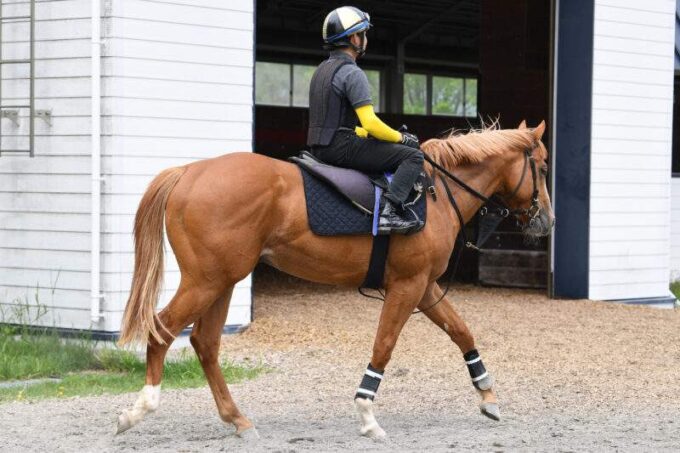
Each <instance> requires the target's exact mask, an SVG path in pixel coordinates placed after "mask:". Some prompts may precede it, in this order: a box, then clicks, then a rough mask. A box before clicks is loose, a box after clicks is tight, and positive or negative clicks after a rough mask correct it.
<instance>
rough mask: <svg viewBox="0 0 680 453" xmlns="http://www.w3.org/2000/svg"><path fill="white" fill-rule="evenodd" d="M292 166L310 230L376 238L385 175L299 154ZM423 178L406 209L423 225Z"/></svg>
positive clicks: (332, 234)
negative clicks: (296, 168)
mask: <svg viewBox="0 0 680 453" xmlns="http://www.w3.org/2000/svg"><path fill="white" fill-rule="evenodd" d="M289 160H290V161H291V162H293V163H295V164H296V165H298V166H299V167H300V169H301V171H302V177H303V182H304V187H305V199H306V204H307V214H308V217H309V226H310V228H311V230H312V231H313V232H314V233H316V234H319V235H322V236H335V235H344V234H369V233H373V235H376V234H377V220H378V217H379V213H378V212H377V211H378V209H379V205H380V198H381V197H382V194H383V192H384V191H385V190H386V189H387V186H388V184H389V181H388V177H389V176H387V175H368V174H365V173H362V172H360V171H357V170H352V169H349V168H342V167H336V166H333V165H329V164H327V163H324V162H322V161H320V160H318V159H317V158H316V157H314V156H313V155H312V154H311V153H309V152H307V151H302V152H301V153H300V156H299V157H291V158H290V159H289ZM425 178H426V176H425V175H424V174H423V175H421V177H420V178H419V179H418V181H416V184H415V185H414V187H413V189H412V191H411V194H410V195H409V197H408V199H407V200H406V203H405V206H406V208H407V209H411V211H412V214H413V215H414V216H417V217H418V218H419V219H421V220H423V222H425V220H426V219H425V217H426V203H425V193H424V190H423V188H424V186H425Z"/></svg>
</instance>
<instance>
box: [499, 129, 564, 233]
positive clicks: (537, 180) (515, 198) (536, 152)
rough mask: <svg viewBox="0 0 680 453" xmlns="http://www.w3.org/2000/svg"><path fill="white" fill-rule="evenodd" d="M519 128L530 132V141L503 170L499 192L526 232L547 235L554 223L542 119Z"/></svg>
mask: <svg viewBox="0 0 680 453" xmlns="http://www.w3.org/2000/svg"><path fill="white" fill-rule="evenodd" d="M518 129H519V130H523V131H526V133H527V134H530V135H531V138H533V140H532V144H531V146H529V147H527V148H525V149H524V150H523V152H522V153H515V154H516V157H515V158H514V159H513V160H512V161H511V162H510V164H509V165H507V166H506V167H505V169H504V173H503V175H502V176H501V186H500V190H499V193H498V194H499V195H500V196H501V197H502V198H503V199H504V200H505V202H506V204H507V205H508V206H509V207H510V209H511V210H512V211H513V212H514V213H515V215H516V216H517V217H518V220H519V222H520V224H521V225H522V227H523V231H524V233H525V234H527V235H529V236H534V237H538V236H546V235H548V234H549V233H550V231H551V230H552V227H553V226H554V224H555V216H554V214H553V210H552V204H551V202H550V195H549V193H548V185H547V176H548V151H547V149H546V147H545V145H544V144H543V142H542V141H541V139H542V138H543V134H544V133H545V121H542V122H541V124H539V125H538V126H537V127H536V128H533V129H528V128H527V126H526V122H524V121H522V123H521V124H520V125H519V128H518Z"/></svg>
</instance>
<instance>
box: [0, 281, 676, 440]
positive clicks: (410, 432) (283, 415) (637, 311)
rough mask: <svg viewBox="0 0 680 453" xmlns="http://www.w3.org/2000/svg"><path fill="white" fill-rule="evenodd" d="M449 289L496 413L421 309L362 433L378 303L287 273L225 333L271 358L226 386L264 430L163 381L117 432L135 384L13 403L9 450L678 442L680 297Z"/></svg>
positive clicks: (251, 352) (2, 427)
mask: <svg viewBox="0 0 680 453" xmlns="http://www.w3.org/2000/svg"><path fill="white" fill-rule="evenodd" d="M310 288H311V290H310ZM454 300H455V305H456V307H457V309H458V311H459V313H460V314H461V315H462V316H463V318H464V319H465V320H466V321H467V322H468V325H469V326H470V328H471V329H472V331H473V333H475V335H476V338H477V344H478V349H479V350H480V351H481V352H482V354H483V357H484V358H485V361H486V363H487V367H488V368H489V369H490V370H491V371H492V372H493V373H494V374H495V376H496V380H497V390H498V394H499V397H500V401H501V404H502V406H501V411H502V416H503V419H502V421H501V422H492V421H491V420H488V419H486V418H484V417H482V416H481V415H480V414H479V411H478V409H477V396H476V394H475V393H474V391H473V389H472V387H471V385H470V384H469V377H468V376H467V375H466V370H465V367H464V364H463V362H462V359H461V356H460V353H459V351H457V349H456V348H455V347H454V346H453V345H452V344H451V343H450V342H449V341H448V338H447V337H446V336H445V335H444V334H443V333H442V332H440V331H439V330H437V329H436V327H435V326H434V325H433V324H431V323H430V321H429V320H428V319H427V318H425V317H424V316H422V315H420V316H415V317H413V318H412V319H411V320H410V321H409V323H408V324H407V326H406V328H405V331H404V333H403V335H402V338H401V339H400V341H399V343H398V345H397V348H396V350H395V353H394V355H393V359H392V362H391V363H390V367H389V368H388V370H387V372H386V379H385V381H384V382H383V385H382V386H381V388H380V392H379V395H378V398H377V400H376V402H377V417H378V420H379V422H380V423H381V424H382V426H383V428H384V429H385V430H386V431H387V434H388V439H387V440H386V441H384V442H382V443H376V442H373V441H370V440H368V439H363V438H360V437H359V436H358V435H357V432H358V421H357V420H356V415H355V414H354V410H353V407H352V396H353V395H354V391H355V389H356V386H357V384H358V383H359V380H360V378H361V375H362V373H363V370H364V368H365V366H366V363H367V362H368V359H369V358H370V351H371V345H372V341H373V333H374V330H375V326H376V323H377V317H378V313H379V309H380V303H379V302H377V301H367V300H365V299H363V298H361V297H360V296H358V295H356V292H354V291H344V290H334V289H329V288H326V287H316V286H310V285H308V284H304V286H303V285H300V284H299V283H295V284H289V283H286V282H283V284H282V283H281V282H280V281H279V282H278V283H276V284H275V285H274V284H270V285H259V287H258V289H257V299H256V321H255V323H254V324H253V325H252V327H251V328H250V329H249V330H248V331H247V332H245V333H244V334H241V335H238V336H229V337H226V338H225V341H224V354H225V355H227V356H229V357H230V358H232V359H236V360H241V361H243V360H255V361H258V360H262V361H264V362H265V363H266V364H268V365H269V366H271V367H273V368H274V371H273V372H272V373H269V374H267V375H264V376H262V377H260V378H258V379H256V380H254V381H250V382H246V383H243V384H239V385H234V386H232V387H231V388H232V393H233V394H234V397H235V399H236V401H237V402H238V403H239V405H240V407H241V409H242V410H243V411H244V412H245V413H247V414H248V415H249V416H251V417H252V419H253V420H254V421H255V423H256V425H257V426H258V429H259V432H260V435H261V436H262V439H261V440H260V441H259V442H257V443H251V444H243V443H242V441H241V440H239V439H236V438H234V437H233V436H230V429H228V428H225V427H224V425H223V424H222V423H221V422H220V420H219V418H218V417H217V414H216V411H215V408H214V403H213V401H212V398H211V396H210V393H209V391H208V390H207V389H206V388H203V389H196V390H184V391H164V392H163V393H162V396H161V408H160V409H159V411H158V412H157V413H155V414H153V415H151V416H150V417H149V418H148V419H147V420H145V421H144V422H143V423H142V424H140V425H139V426H138V427H135V428H134V429H132V430H130V431H129V432H127V433H125V434H123V435H121V436H118V437H113V435H112V431H113V429H114V420H115V418H116V416H117V414H118V413H119V412H120V411H121V410H122V409H123V408H126V407H128V406H130V405H131V404H132V402H133V401H134V397H135V395H132V394H128V395H119V396H107V397H99V398H80V399H70V400H61V401H46V402H41V403H37V404H28V403H12V404H8V405H4V406H2V407H1V408H0V450H2V451H12V452H15V451H74V450H80V451H98V452H106V451H121V450H122V451H133V450H136V451H234V450H237V449H243V450H245V451H281V452H284V451H285V452H289V451H311V450H316V451H336V450H353V451H354V450H386V451H387V450H389V451H422V450H424V449H428V450H431V451H447V450H466V449H472V448H474V449H478V450H480V451H517V450H524V451H536V450H539V451H583V450H597V451H601V450H611V451H659V450H680V404H679V403H680V397H678V395H677V385H678V383H680V312H676V311H672V310H658V309H650V308H644V307H630V306H622V305H615V304H607V303H595V302H588V301H551V300H547V299H546V298H545V297H544V296H542V295H541V294H539V293H537V292H531V291H517V290H490V289H481V288H475V287H458V288H456V290H455V291H454Z"/></svg>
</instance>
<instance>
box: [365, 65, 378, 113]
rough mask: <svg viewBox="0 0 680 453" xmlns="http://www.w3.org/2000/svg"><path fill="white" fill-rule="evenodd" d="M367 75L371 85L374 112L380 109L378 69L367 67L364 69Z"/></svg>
mask: <svg viewBox="0 0 680 453" xmlns="http://www.w3.org/2000/svg"><path fill="white" fill-rule="evenodd" d="M364 72H365V73H366V77H368V83H369V84H370V85H371V98H372V99H373V109H374V110H375V111H376V112H379V111H380V101H381V99H380V71H376V70H374V69H369V70H367V71H364Z"/></svg>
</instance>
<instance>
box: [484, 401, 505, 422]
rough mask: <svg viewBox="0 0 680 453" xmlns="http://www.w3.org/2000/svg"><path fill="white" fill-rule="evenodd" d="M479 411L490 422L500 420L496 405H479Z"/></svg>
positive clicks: (499, 411) (499, 412)
mask: <svg viewBox="0 0 680 453" xmlns="http://www.w3.org/2000/svg"><path fill="white" fill-rule="evenodd" d="M479 410H480V411H481V412H482V414H484V415H486V416H487V417H489V418H490V419H491V420H496V421H499V420H500V419H501V410H500V408H499V407H498V404H496V403H482V404H480V405H479Z"/></svg>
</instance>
